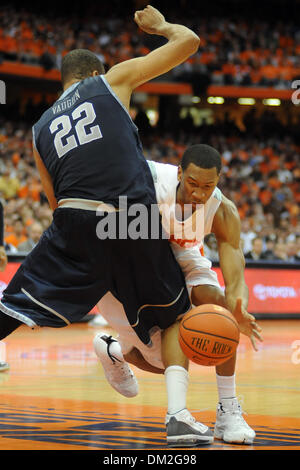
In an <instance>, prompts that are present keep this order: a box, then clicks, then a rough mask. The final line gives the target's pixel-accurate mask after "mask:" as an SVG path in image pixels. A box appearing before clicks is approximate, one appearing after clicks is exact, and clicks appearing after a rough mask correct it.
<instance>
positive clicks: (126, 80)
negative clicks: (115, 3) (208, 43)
mask: <svg viewBox="0 0 300 470" xmlns="http://www.w3.org/2000/svg"><path fill="white" fill-rule="evenodd" d="M134 20H135V22H136V23H137V25H138V26H139V28H140V29H142V30H143V31H145V32H146V33H148V34H157V35H160V36H164V37H165V38H167V39H168V42H167V43H166V44H164V45H163V46H161V47H158V48H157V49H155V50H154V51H152V52H150V53H149V54H147V55H146V56H144V57H138V58H135V59H130V60H127V61H124V62H121V63H120V64H117V65H115V66H114V67H112V68H111V69H110V70H109V71H108V72H107V74H106V78H107V80H108V82H109V84H110V85H111V86H113V87H114V86H121V87H122V86H123V87H127V88H128V90H129V92H131V91H132V90H134V89H135V88H136V87H138V86H139V85H142V84H143V83H145V82H147V81H149V80H151V79H153V78H155V77H158V76H159V75H162V74H164V73H166V72H168V71H169V70H171V69H172V68H174V67H176V66H177V65H179V64H181V63H182V62H184V61H185V60H186V59H187V58H188V57H190V56H191V55H192V54H194V53H195V52H196V51H197V49H198V47H199V43H200V39H199V37H198V36H197V35H196V34H195V33H194V32H193V31H192V30H191V29H189V28H187V27H186V26H183V25H178V24H172V23H168V22H167V21H166V20H165V18H164V16H163V15H162V14H161V13H160V12H159V11H158V10H157V9H156V8H153V7H152V6H150V5H148V6H147V7H146V8H144V9H143V10H141V11H137V12H136V13H135V16H134Z"/></svg>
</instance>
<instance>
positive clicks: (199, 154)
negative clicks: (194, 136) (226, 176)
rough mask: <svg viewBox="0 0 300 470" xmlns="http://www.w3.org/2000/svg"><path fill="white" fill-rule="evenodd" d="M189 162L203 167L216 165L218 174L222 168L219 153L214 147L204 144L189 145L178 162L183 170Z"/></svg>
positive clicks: (207, 167)
mask: <svg viewBox="0 0 300 470" xmlns="http://www.w3.org/2000/svg"><path fill="white" fill-rule="evenodd" d="M190 163H194V165H196V166H199V167H200V168H205V169H209V168H214V167H216V169H217V173H218V174H219V173H220V171H221V168H222V158H221V155H220V154H219V152H218V151H217V150H216V149H214V148H213V147H211V146H210V145H206V144H196V145H191V147H189V148H188V149H187V150H186V151H185V152H184V154H183V156H182V159H181V163H180V165H181V168H182V170H183V171H185V170H186V169H187V167H188V166H189V164H190Z"/></svg>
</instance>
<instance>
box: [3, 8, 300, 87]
mask: <svg viewBox="0 0 300 470" xmlns="http://www.w3.org/2000/svg"><path fill="white" fill-rule="evenodd" d="M101 3H105V4H106V5H102V4H101V5H99V6H98V7H99V8H98V10H97V9H96V10H95V11H91V9H90V8H85V11H84V12H82V14H79V15H78V14H77V15H76V14H74V13H72V12H71V14H70V12H69V14H68V16H67V17H66V16H60V17H59V16H53V15H52V16H51V15H49V14H48V15H46V14H45V13H33V12H32V11H28V10H26V8H25V7H23V8H14V7H13V6H6V7H4V6H3V7H0V60H1V59H2V60H9V61H19V62H22V63H26V64H35V65H40V66H43V67H44V68H45V69H46V70H50V69H52V68H57V67H59V66H60V63H61V58H62V56H64V55H65V54H66V53H67V52H68V51H70V50H72V49H74V48H87V49H90V50H92V51H93V52H95V53H96V54H97V55H98V56H99V58H101V60H102V61H103V62H104V64H105V66H106V67H107V68H110V67H111V66H113V65H114V64H115V63H118V62H120V61H123V60H127V59H130V58H132V57H137V56H140V55H144V54H145V53H147V52H149V51H150V50H152V49H153V48H155V47H157V46H159V45H161V44H162V41H164V39H163V38H160V37H158V36H152V35H146V34H144V33H143V32H142V31H140V30H138V28H137V27H136V24H135V23H134V22H133V20H132V13H133V11H134V10H133V11H132V12H131V11H130V9H129V8H128V9H127V10H126V9H125V10H124V12H123V14H118V11H115V10H114V5H115V3H114V2H109V3H111V7H109V4H108V2H101ZM119 3H122V2H119ZM124 3H126V2H124ZM136 3H141V4H142V3H145V2H136ZM177 3H178V5H177V8H176V7H175V5H172V8H170V9H169V10H167V11H164V13H165V14H167V15H168V20H169V21H171V22H175V23H177V22H179V20H180V22H181V23H183V24H186V25H187V26H189V27H190V28H191V29H193V30H194V31H195V32H196V33H197V34H198V35H199V37H200V38H201V44H200V47H199V50H198V52H197V53H196V54H195V55H194V56H193V57H191V58H190V59H189V60H187V61H186V62H185V63H184V64H182V65H180V66H178V67H176V68H175V69H174V70H173V71H171V72H170V73H169V74H167V75H166V76H165V79H168V80H169V79H171V80H178V81H188V82H190V83H192V84H193V85H195V87H196V88H198V90H199V91H200V92H201V89H204V88H205V87H207V86H208V85H209V84H219V85H237V86H267V87H274V88H290V87H291V81H292V80H296V79H297V78H300V26H299V23H298V24H297V22H296V18H293V16H290V19H289V21H283V20H281V19H277V20H275V21H272V20H271V19H270V20H269V21H266V20H263V19H260V20H259V19H257V20H256V21H255V22H253V21H252V20H251V19H246V18H247V17H242V18H236V17H231V16H230V10H229V12H228V16H226V17H221V18H220V17H219V16H209V17H206V16H203V15H202V10H200V9H199V8H198V10H195V11H194V12H193V9H192V8H184V3H186V2H177ZM107 4H108V5H107ZM181 4H182V6H183V8H181ZM141 6H143V5H141ZM187 6H189V5H187ZM124 8H125V7H124ZM186 12H189V16H186V15H187V13H186ZM121 13H122V12H121ZM193 13H194V14H193ZM270 13H272V12H270ZM270 16H271V15H270Z"/></svg>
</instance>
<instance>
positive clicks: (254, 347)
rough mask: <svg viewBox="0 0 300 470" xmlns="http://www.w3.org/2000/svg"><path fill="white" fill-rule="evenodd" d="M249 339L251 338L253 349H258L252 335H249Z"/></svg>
mask: <svg viewBox="0 0 300 470" xmlns="http://www.w3.org/2000/svg"><path fill="white" fill-rule="evenodd" d="M250 340H251V343H252V346H253V349H254V351H258V348H257V345H256V340H255V338H254V337H253V335H252V336H251V338H250Z"/></svg>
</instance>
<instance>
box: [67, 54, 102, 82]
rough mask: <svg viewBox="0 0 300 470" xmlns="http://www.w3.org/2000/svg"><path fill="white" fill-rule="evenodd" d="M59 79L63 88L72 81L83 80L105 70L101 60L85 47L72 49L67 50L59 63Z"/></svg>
mask: <svg viewBox="0 0 300 470" xmlns="http://www.w3.org/2000/svg"><path fill="white" fill-rule="evenodd" d="M60 72H61V81H62V85H63V88H65V86H66V84H68V83H70V82H72V81H80V80H84V79H85V78H87V77H91V76H93V75H99V74H103V73H104V72H105V70H104V66H103V64H102V62H101V60H99V59H98V57H97V56H96V54H94V53H93V52H91V51H89V50H87V49H74V50H73V51H70V52H68V54H66V55H65V56H64V57H63V59H62V63H61V70H60Z"/></svg>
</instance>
